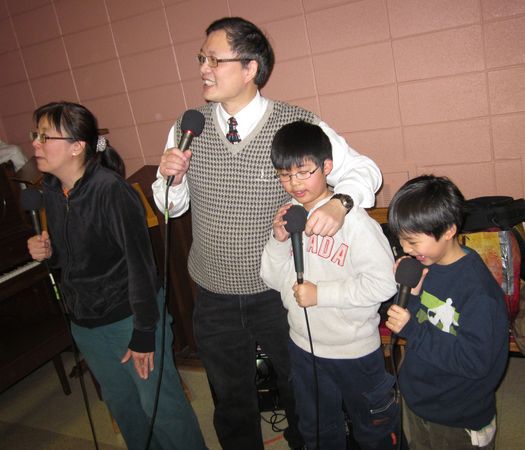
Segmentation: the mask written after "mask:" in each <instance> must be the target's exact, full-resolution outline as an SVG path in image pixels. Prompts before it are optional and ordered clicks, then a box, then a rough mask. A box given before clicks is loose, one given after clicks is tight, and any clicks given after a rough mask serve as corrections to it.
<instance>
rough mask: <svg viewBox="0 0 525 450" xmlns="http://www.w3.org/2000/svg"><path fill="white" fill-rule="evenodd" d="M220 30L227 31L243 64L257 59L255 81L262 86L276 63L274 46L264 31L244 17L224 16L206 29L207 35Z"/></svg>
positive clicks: (232, 47) (232, 45)
mask: <svg viewBox="0 0 525 450" xmlns="http://www.w3.org/2000/svg"><path fill="white" fill-rule="evenodd" d="M219 30H224V31H225V32H226V37H227V39H228V42H229V44H230V47H231V49H232V51H233V52H235V53H236V54H237V55H238V57H239V58H243V61H241V63H242V65H243V66H246V65H247V64H248V63H249V62H250V61H251V60H252V59H253V60H255V61H257V65H258V68H257V74H256V75H255V80H254V81H255V84H256V85H257V86H258V87H259V88H262V87H263V86H264V85H265V84H266V82H267V81H268V78H270V74H271V73H272V69H273V65H274V63H275V56H274V53H273V49H272V46H271V45H270V42H269V41H268V39H267V38H266V36H265V35H264V33H263V32H262V31H261V30H260V29H259V28H258V27H257V26H256V25H254V24H253V23H251V22H248V21H247V20H245V19H243V18H242V17H223V18H222V19H218V20H216V21H215V22H212V23H211V24H210V26H209V27H208V28H207V29H206V36H208V35H209V34H210V33H213V32H214V31H219Z"/></svg>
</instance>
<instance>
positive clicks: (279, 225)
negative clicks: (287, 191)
mask: <svg viewBox="0 0 525 450" xmlns="http://www.w3.org/2000/svg"><path fill="white" fill-rule="evenodd" d="M291 206H292V204H291V203H287V204H286V205H284V206H281V207H280V208H279V210H278V211H277V214H276V215H275V218H274V219H273V224H272V226H273V237H274V238H275V239H276V240H278V241H279V242H284V241H286V239H288V238H289V237H290V233H288V231H286V228H284V226H285V225H286V220H283V216H284V215H285V214H286V213H287V211H288V210H289V209H290V208H291Z"/></svg>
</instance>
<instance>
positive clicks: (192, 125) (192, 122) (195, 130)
mask: <svg viewBox="0 0 525 450" xmlns="http://www.w3.org/2000/svg"><path fill="white" fill-rule="evenodd" d="M180 128H181V130H182V132H183V133H184V132H185V131H191V134H193V136H200V134H201V133H202V130H203V129H204V116H203V115H202V113H201V112H200V111H197V110H195V109H188V110H187V111H186V112H185V113H184V114H183V115H182V122H181V125H180Z"/></svg>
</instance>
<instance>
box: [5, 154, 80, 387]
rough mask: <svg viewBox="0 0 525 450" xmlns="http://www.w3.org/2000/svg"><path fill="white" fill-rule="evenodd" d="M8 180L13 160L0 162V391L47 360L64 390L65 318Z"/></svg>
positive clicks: (16, 189)
mask: <svg viewBox="0 0 525 450" xmlns="http://www.w3.org/2000/svg"><path fill="white" fill-rule="evenodd" d="M13 178H14V168H13V166H12V164H11V163H5V164H0V373H1V374H2V376H1V377H0V392H2V391H3V390H5V389H7V388H9V387H10V386H11V385H12V384H14V383H16V382H17V381H19V380H20V379H21V378H23V377H24V376H26V375H27V374H29V373H31V372H32V371H33V370H35V369H37V368H38V367H40V366H41V365H43V364H45V363H47V362H48V361H51V360H52V361H53V363H54V364H55V367H56V369H57V372H58V374H59V378H60V381H61V383H62V388H63V390H64V392H65V393H66V394H68V393H70V392H71V390H70V387H69V383H68V380H67V377H66V375H65V370H64V366H63V364H62V360H61V357H60V353H61V352H62V351H64V350H67V349H69V348H70V347H71V338H70V335H69V330H68V326H67V322H66V320H65V318H64V317H63V315H62V312H61V309H60V305H59V304H58V300H57V299H56V298H55V296H54V294H53V290H52V286H51V283H50V281H49V278H48V271H47V268H46V265H45V264H42V263H38V262H36V261H33V260H32V258H31V255H30V254H29V251H28V250H27V239H28V238H29V237H31V236H32V235H33V234H34V231H33V230H32V226H31V222H30V220H29V217H28V214H26V213H25V212H24V211H22V209H21V207H20V185H19V184H18V183H17V182H15V181H13Z"/></svg>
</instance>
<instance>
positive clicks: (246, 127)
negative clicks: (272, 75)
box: [217, 91, 268, 139]
mask: <svg viewBox="0 0 525 450" xmlns="http://www.w3.org/2000/svg"><path fill="white" fill-rule="evenodd" d="M267 106H268V99H267V98H265V97H263V96H262V95H261V94H260V93H259V91H257V93H256V94H255V97H253V99H252V100H251V101H250V103H248V104H247V105H246V106H245V107H244V108H243V109H241V110H240V111H239V112H238V113H237V114H235V119H236V120H237V131H238V132H239V136H240V137H241V139H244V138H245V137H246V136H248V135H249V134H250V133H251V132H252V130H253V129H254V128H255V126H256V125H257V124H258V123H259V121H260V120H261V118H262V116H263V115H264V113H265V112H266V108H267ZM230 117H231V116H230V115H229V114H228V113H227V112H226V111H225V110H224V108H223V107H222V105H221V104H220V103H218V104H217V119H218V121H219V126H220V127H221V130H222V131H223V132H224V134H225V135H226V133H227V132H228V119H229V118H230Z"/></svg>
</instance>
